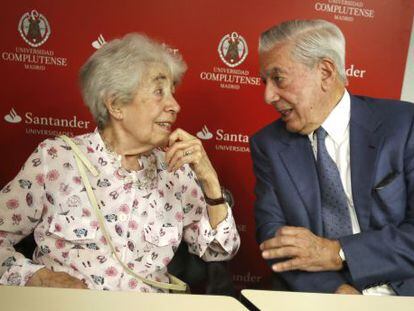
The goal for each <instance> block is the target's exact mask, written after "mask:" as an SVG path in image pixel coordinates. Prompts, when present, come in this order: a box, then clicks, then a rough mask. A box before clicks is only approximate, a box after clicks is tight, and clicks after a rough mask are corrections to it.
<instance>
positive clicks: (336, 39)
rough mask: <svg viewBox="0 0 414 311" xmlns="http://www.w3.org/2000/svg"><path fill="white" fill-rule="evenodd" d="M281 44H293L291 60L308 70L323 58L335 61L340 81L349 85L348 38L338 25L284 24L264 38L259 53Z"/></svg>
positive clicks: (317, 20)
mask: <svg viewBox="0 0 414 311" xmlns="http://www.w3.org/2000/svg"><path fill="white" fill-rule="evenodd" d="M278 43H290V44H292V46H293V48H292V56H293V57H295V59H296V60H298V61H300V62H301V63H303V64H305V65H307V66H309V67H313V66H314V65H315V64H316V63H318V62H319V61H320V60H321V59H323V58H328V59H330V60H332V61H333V63H334V64H335V67H336V70H337V71H338V74H339V77H340V79H341V80H342V82H343V83H346V81H347V79H346V74H345V37H344V35H343V33H342V31H341V30H340V29H339V28H338V26H336V25H335V24H333V23H330V22H328V21H325V20H321V19H315V20H292V21H287V22H283V23H281V24H279V25H276V26H274V27H272V28H270V29H268V30H266V31H265V32H263V33H262V34H261V36H260V39H259V53H263V52H267V51H269V50H271V49H272V48H273V47H274V46H275V45H276V44H278Z"/></svg>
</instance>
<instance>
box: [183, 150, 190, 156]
mask: <svg viewBox="0 0 414 311" xmlns="http://www.w3.org/2000/svg"><path fill="white" fill-rule="evenodd" d="M191 153H192V152H191V150H186V151H184V156H185V157H187V156H189V155H190V154H191Z"/></svg>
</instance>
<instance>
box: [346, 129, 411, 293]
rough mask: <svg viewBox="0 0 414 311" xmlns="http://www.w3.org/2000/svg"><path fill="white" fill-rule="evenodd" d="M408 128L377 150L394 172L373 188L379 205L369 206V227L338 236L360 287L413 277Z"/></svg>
mask: <svg viewBox="0 0 414 311" xmlns="http://www.w3.org/2000/svg"><path fill="white" fill-rule="evenodd" d="M412 122H414V121H412ZM408 128H409V130H408V131H407V133H408V134H406V135H403V134H402V135H401V133H397V134H400V135H398V136H399V137H398V138H395V137H394V138H393V137H391V138H390V139H388V141H386V142H385V143H384V145H383V149H382V150H379V152H382V153H383V154H384V153H389V154H388V157H387V162H388V161H389V160H388V159H390V161H392V162H394V163H393V166H394V170H395V171H397V172H398V174H397V175H396V177H395V178H394V179H393V180H392V181H391V182H390V183H388V184H387V185H386V186H385V187H383V188H382V187H381V189H376V190H374V192H375V193H374V195H377V197H376V198H377V202H378V203H381V205H374V206H373V207H371V209H372V210H371V226H372V230H367V231H363V232H361V233H359V234H355V235H352V236H346V237H343V238H341V239H340V243H341V245H342V249H343V250H344V253H345V256H346V261H347V264H348V268H349V271H350V273H351V276H352V279H353V280H354V282H355V284H356V285H357V287H358V288H360V289H363V288H365V287H369V286H375V285H379V284H384V283H390V282H400V281H404V280H407V279H410V278H413V277H414V132H413V130H414V129H413V124H411V128H410V126H408ZM403 137H405V138H403ZM400 150H401V151H400ZM383 158H384V157H383ZM381 164H384V163H379V164H378V165H381ZM384 166H385V165H384ZM374 209H375V210H374ZM375 215H380V216H381V218H383V219H384V220H383V222H382V223H381V224H373V223H372V219H375ZM378 218H379V217H377V219H378Z"/></svg>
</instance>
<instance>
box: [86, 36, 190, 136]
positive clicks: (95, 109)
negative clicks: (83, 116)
mask: <svg viewBox="0 0 414 311" xmlns="http://www.w3.org/2000/svg"><path fill="white" fill-rule="evenodd" d="M155 63H160V64H164V65H165V66H167V68H169V70H170V71H171V74H172V77H173V80H174V83H175V84H176V83H179V82H180V80H181V77H182V76H183V74H184V72H185V71H186V70H187V65H186V64H185V63H184V61H183V60H182V57H181V55H180V54H178V53H172V52H171V50H170V49H169V48H168V47H167V46H166V45H165V44H160V43H158V42H156V41H154V40H152V39H150V38H148V37H147V36H145V35H141V34H137V33H131V34H128V35H126V36H125V37H123V38H121V39H115V40H112V41H110V42H109V43H106V44H104V45H103V46H102V47H101V48H100V49H99V50H97V51H96V52H95V53H94V54H93V55H92V56H91V57H90V58H89V59H88V60H87V61H86V63H85V64H84V65H83V66H82V68H81V70H80V84H81V91H82V96H83V100H84V102H85V104H86V105H87V106H88V108H89V110H90V111H91V113H92V115H93V117H94V119H95V122H96V124H97V125H98V128H100V129H102V128H104V127H105V126H106V124H107V122H108V111H107V109H106V106H105V101H106V100H108V99H110V100H114V101H115V102H118V103H120V104H129V103H130V102H132V100H133V99H134V97H135V94H136V91H137V88H138V86H139V83H140V81H141V79H142V76H143V75H144V74H145V70H146V69H148V67H150V66H152V65H154V64H155Z"/></svg>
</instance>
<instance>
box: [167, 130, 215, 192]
mask: <svg viewBox="0 0 414 311" xmlns="http://www.w3.org/2000/svg"><path fill="white" fill-rule="evenodd" d="M165 160H166V162H167V164H168V170H169V171H170V172H173V171H176V170H177V169H179V168H180V167H181V166H183V165H184V164H189V165H190V166H191V168H192V169H193V171H194V172H195V173H196V175H197V178H198V180H199V181H200V182H201V183H202V184H203V187H205V186H208V185H212V184H214V183H216V184H217V186H218V188H220V185H219V183H218V178H217V173H216V171H215V170H214V167H213V165H212V164H211V162H210V160H209V158H208V156H207V153H206V152H205V150H204V148H203V144H202V143H201V141H200V140H199V139H198V138H196V137H194V136H192V135H191V134H189V133H187V132H186V131H184V130H182V129H176V130H175V131H174V132H172V133H171V135H170V137H169V140H168V147H167V148H166V155H165ZM219 190H220V189H219Z"/></svg>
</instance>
